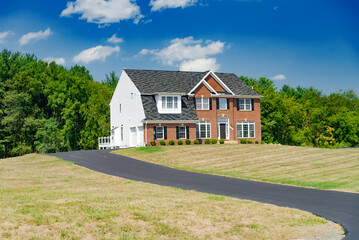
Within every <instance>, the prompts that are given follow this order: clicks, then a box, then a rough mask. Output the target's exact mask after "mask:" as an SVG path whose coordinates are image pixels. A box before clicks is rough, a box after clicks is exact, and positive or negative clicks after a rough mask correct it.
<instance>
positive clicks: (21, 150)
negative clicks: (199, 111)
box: [10, 145, 32, 156]
mask: <svg viewBox="0 0 359 240" xmlns="http://www.w3.org/2000/svg"><path fill="white" fill-rule="evenodd" d="M28 153H32V149H31V147H30V146H26V145H19V146H17V147H15V148H13V149H12V150H11V151H10V154H11V155H12V156H21V155H25V154H28Z"/></svg>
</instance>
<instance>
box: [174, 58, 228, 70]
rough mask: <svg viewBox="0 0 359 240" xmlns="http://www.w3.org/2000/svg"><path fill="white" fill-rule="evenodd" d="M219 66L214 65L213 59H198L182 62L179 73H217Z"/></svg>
mask: <svg viewBox="0 0 359 240" xmlns="http://www.w3.org/2000/svg"><path fill="white" fill-rule="evenodd" d="M220 67H221V65H219V64H217V63H216V59H215V58H200V59H195V60H188V61H183V62H182V63H181V66H180V71H199V72H203V71H207V70H212V71H217V70H218V69H219V68H220Z"/></svg>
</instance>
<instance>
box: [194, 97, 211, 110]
mask: <svg viewBox="0 0 359 240" xmlns="http://www.w3.org/2000/svg"><path fill="white" fill-rule="evenodd" d="M209 101H210V99H209V98H196V109H197V110H210V102H209Z"/></svg>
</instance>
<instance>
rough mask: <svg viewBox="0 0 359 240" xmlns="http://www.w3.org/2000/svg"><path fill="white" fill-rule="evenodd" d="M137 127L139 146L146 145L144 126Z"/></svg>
mask: <svg viewBox="0 0 359 240" xmlns="http://www.w3.org/2000/svg"><path fill="white" fill-rule="evenodd" d="M137 129H138V132H137V146H144V145H145V143H144V136H143V127H138V128H137Z"/></svg>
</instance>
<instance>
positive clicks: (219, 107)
mask: <svg viewBox="0 0 359 240" xmlns="http://www.w3.org/2000/svg"><path fill="white" fill-rule="evenodd" d="M223 99H224V100H225V102H226V107H225V108H221V104H220V101H221V100H222V101H223ZM218 109H219V110H227V109H228V106H227V98H218Z"/></svg>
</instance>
